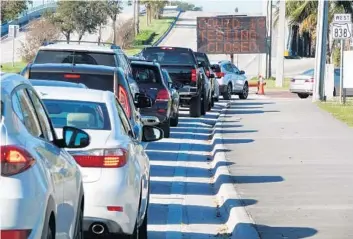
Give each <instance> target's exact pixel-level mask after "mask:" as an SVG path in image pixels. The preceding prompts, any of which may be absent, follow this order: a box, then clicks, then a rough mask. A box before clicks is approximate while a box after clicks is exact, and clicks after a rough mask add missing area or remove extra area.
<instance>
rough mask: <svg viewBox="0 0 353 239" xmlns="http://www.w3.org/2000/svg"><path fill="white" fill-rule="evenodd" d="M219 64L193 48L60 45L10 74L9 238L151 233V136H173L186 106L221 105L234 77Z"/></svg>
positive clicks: (4, 176) (194, 111)
mask: <svg viewBox="0 0 353 239" xmlns="http://www.w3.org/2000/svg"><path fill="white" fill-rule="evenodd" d="M81 43H85V42H81ZM87 43H90V42H87ZM156 57H157V58H156ZM151 58H153V59H151ZM214 69H215V65H211V64H210V63H209V61H208V58H207V55H205V54H199V53H196V54H195V53H194V52H193V51H192V50H191V49H187V48H174V47H150V48H145V49H143V51H142V52H141V55H139V56H138V57H130V58H129V57H127V56H126V55H125V54H124V52H123V51H122V50H121V49H120V47H118V46H115V45H110V47H107V46H85V45H84V44H66V43H65V44H60V43H59V44H46V45H45V46H42V47H41V48H40V49H39V51H38V53H37V55H36V57H35V59H34V60H33V62H31V63H30V64H28V65H27V66H26V67H25V68H24V69H23V70H22V71H21V73H20V75H17V74H6V73H1V137H2V138H1V187H0V214H1V215H0V216H1V218H6V221H4V220H2V223H1V238H3V239H10V238H11V239H12V238H18V239H22V238H23V239H25V238H48V239H49V238H74V239H79V238H83V236H84V235H86V236H93V237H94V238H95V237H97V236H106V235H127V236H128V237H129V238H141V239H143V238H147V220H148V219H147V217H148V216H147V210H148V205H149V194H150V187H149V183H150V182H149V181H150V180H149V179H150V164H149V158H148V156H147V154H146V153H145V150H144V145H143V143H148V142H152V141H157V140H160V139H162V138H163V137H169V136H170V127H174V126H177V125H178V121H179V106H180V105H183V106H189V107H190V116H192V117H199V116H201V115H204V114H205V113H206V111H209V110H210V109H211V108H212V106H213V104H214V102H215V101H217V100H218V99H219V93H220V91H219V89H220V88H222V85H219V84H218V81H219V79H222V78H225V77H226V75H227V73H226V74H221V77H218V76H217V77H216V75H215V73H214V72H213V70H214ZM221 69H223V67H222V66H221ZM216 79H217V80H216ZM222 82H223V81H222ZM229 82H233V81H229ZM229 82H228V83H229ZM246 84H247V81H246V80H244V82H243V85H246ZM232 93H236V91H233V92H232Z"/></svg>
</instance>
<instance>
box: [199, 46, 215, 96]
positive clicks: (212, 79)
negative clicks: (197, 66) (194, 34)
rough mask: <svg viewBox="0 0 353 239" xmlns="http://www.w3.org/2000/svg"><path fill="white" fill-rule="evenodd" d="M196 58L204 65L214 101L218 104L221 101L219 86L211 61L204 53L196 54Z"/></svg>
mask: <svg viewBox="0 0 353 239" xmlns="http://www.w3.org/2000/svg"><path fill="white" fill-rule="evenodd" d="M195 56H196V58H197V61H198V62H199V63H201V64H202V65H203V67H204V69H205V72H206V76H207V78H208V79H210V83H211V94H212V99H213V100H214V101H216V102H217V101H218V100H219V84H217V83H216V82H217V80H216V75H215V73H214V72H213V70H212V65H211V63H210V60H209V59H208V56H207V54H206V53H203V52H195ZM217 86H218V87H217Z"/></svg>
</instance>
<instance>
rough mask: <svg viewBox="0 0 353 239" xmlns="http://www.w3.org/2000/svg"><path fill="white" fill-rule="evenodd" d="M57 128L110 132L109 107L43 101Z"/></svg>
mask: <svg viewBox="0 0 353 239" xmlns="http://www.w3.org/2000/svg"><path fill="white" fill-rule="evenodd" d="M43 101H44V104H45V107H46V108H47V110H48V113H49V116H50V119H51V121H52V122H53V125H54V127H55V128H62V127H64V126H73V127H77V128H80V129H93V130H94V129H96V130H110V129H111V128H110V127H111V126H110V121H109V115H108V111H107V107H106V105H105V104H103V103H96V102H86V101H72V100H43Z"/></svg>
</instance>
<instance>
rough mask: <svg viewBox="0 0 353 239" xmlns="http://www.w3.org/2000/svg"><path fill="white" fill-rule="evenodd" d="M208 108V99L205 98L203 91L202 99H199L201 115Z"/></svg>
mask: <svg viewBox="0 0 353 239" xmlns="http://www.w3.org/2000/svg"><path fill="white" fill-rule="evenodd" d="M207 109H208V100H207V98H206V92H205V91H204V92H203V96H202V101H201V115H205V114H206V111H207Z"/></svg>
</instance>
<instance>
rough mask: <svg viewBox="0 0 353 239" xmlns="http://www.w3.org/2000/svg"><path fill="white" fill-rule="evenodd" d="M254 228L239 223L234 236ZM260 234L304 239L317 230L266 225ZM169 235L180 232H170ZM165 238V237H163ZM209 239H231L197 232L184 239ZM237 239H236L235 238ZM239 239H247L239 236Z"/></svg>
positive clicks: (157, 238)
mask: <svg viewBox="0 0 353 239" xmlns="http://www.w3.org/2000/svg"><path fill="white" fill-rule="evenodd" d="M251 227H254V226H253V225H252V224H248V223H239V224H237V226H236V228H235V229H234V230H233V234H237V233H236V232H238V233H242V232H244V231H247V230H248V229H249V228H251ZM255 227H256V228H257V229H258V230H259V231H260V232H259V234H260V236H261V239H303V238H309V237H312V236H314V235H315V234H317V232H318V231H317V230H316V229H314V228H310V227H270V226H266V225H256V226H255ZM167 233H168V235H172V234H174V233H178V232H172V231H168V232H167ZM165 234H166V232H149V234H148V235H149V236H150V237H151V238H153V239H160V238H165ZM163 236H164V237H163ZM209 238H224V239H226V238H230V235H229V234H228V233H217V234H207V233H197V232H183V239H209ZM235 238H236V237H235ZM239 238H246V237H244V235H243V236H239Z"/></svg>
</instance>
